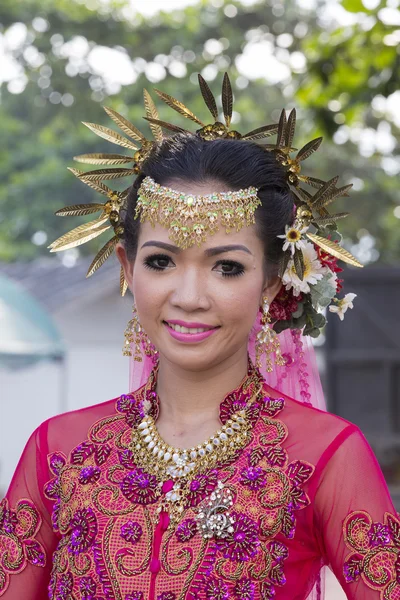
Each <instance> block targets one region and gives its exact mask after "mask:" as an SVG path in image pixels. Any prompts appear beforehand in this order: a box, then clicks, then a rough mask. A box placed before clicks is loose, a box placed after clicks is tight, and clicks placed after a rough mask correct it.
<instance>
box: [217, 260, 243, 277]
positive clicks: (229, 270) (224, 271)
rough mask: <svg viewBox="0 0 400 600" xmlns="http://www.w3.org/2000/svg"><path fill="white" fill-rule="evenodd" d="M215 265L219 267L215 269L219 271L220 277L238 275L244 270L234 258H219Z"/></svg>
mask: <svg viewBox="0 0 400 600" xmlns="http://www.w3.org/2000/svg"><path fill="white" fill-rule="evenodd" d="M215 267H220V268H219V269H215V270H216V271H218V273H221V275H222V277H238V276H239V275H243V274H244V271H245V269H244V266H243V265H242V264H241V263H239V262H236V261H235V260H219V261H218V262H217V264H216V265H215Z"/></svg>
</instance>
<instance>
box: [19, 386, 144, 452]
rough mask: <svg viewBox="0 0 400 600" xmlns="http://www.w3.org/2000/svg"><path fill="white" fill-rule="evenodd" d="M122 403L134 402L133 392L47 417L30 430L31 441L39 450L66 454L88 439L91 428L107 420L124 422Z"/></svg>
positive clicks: (99, 425)
mask: <svg viewBox="0 0 400 600" xmlns="http://www.w3.org/2000/svg"><path fill="white" fill-rule="evenodd" d="M124 402H125V403H126V402H134V395H133V394H122V395H121V396H117V397H115V398H112V399H111V400H107V401H105V402H99V403H98V404H93V405H91V406H88V407H85V408H80V409H77V410H72V411H68V412H65V413H62V414H59V415H56V416H54V417H50V418H49V419H47V420H46V421H44V422H43V423H41V425H39V427H38V428H37V429H36V430H35V431H34V432H33V433H32V436H31V442H32V441H35V442H36V447H37V448H38V449H39V451H40V452H43V453H45V454H52V453H54V452H61V453H62V454H64V455H65V456H68V454H69V453H70V452H71V451H72V450H73V449H74V448H75V447H76V446H78V445H79V444H81V443H82V442H84V441H86V440H87V439H88V437H89V435H90V432H91V430H92V429H93V428H94V427H96V426H98V427H101V426H102V424H103V423H106V422H110V420H111V421H113V420H116V421H117V420H120V421H121V423H125V415H124V414H123V412H122V411H121V410H119V407H120V406H121V403H124Z"/></svg>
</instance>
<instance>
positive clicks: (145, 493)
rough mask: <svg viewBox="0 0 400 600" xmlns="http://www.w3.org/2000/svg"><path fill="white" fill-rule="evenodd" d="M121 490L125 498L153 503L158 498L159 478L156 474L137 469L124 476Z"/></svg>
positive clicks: (143, 502) (141, 502)
mask: <svg viewBox="0 0 400 600" xmlns="http://www.w3.org/2000/svg"><path fill="white" fill-rule="evenodd" d="M121 491H122V493H123V495H124V496H125V498H127V499H128V500H130V501H131V502H135V503H136V502H137V503H138V504H151V503H152V502H155V501H156V500H157V498H158V493H157V492H158V486H157V479H156V478H155V477H154V475H150V474H149V473H145V472H144V471H143V470H142V469H135V470H134V471H131V472H130V473H128V475H127V476H126V477H124V479H123V481H122V483H121Z"/></svg>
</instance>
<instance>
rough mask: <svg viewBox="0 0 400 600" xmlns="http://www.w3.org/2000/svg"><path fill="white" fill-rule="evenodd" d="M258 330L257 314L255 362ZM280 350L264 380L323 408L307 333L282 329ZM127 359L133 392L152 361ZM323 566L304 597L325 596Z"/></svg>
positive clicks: (250, 349) (252, 345)
mask: <svg viewBox="0 0 400 600" xmlns="http://www.w3.org/2000/svg"><path fill="white" fill-rule="evenodd" d="M260 329H261V324H260V315H259V316H258V318H257V320H256V322H255V323H254V325H253V328H252V330H251V333H250V336H249V342H248V345H247V350H248V354H249V356H250V358H251V360H252V362H253V363H254V364H255V340H256V336H257V333H258V332H259V331H260ZM279 341H280V345H281V352H282V355H283V357H284V358H285V359H286V365H285V366H283V367H280V366H276V367H275V368H274V370H273V372H272V373H268V372H267V371H266V370H265V369H260V372H261V374H262V376H263V377H264V379H265V381H266V383H267V384H268V385H269V386H270V387H271V388H273V389H274V390H277V391H279V392H280V393H281V394H283V395H285V396H289V397H290V398H294V399H295V400H297V401H300V402H304V403H305V404H308V405H311V406H314V407H316V408H319V409H320V410H326V403H325V398H324V393H323V390H322V384H321V378H320V375H319V371H318V365H317V360H316V355H315V350H314V346H313V345H312V342H311V339H310V338H309V336H303V335H302V332H301V331H300V330H299V329H286V330H285V331H283V332H282V333H280V334H279ZM131 351H132V356H131V357H130V359H129V362H130V364H129V391H130V392H133V391H135V390H137V389H138V388H140V387H141V386H142V385H144V384H145V383H146V381H147V378H148V377H149V375H150V372H151V370H152V368H153V367H154V365H155V360H153V359H152V358H150V357H148V356H146V355H145V353H144V352H143V351H142V362H136V361H134V359H133V355H134V347H131ZM325 576H326V567H323V568H322V570H321V571H320V573H319V576H318V577H317V581H316V583H315V585H314V587H313V589H312V591H311V593H310V594H309V596H308V598H307V600H321V599H323V598H324V597H325Z"/></svg>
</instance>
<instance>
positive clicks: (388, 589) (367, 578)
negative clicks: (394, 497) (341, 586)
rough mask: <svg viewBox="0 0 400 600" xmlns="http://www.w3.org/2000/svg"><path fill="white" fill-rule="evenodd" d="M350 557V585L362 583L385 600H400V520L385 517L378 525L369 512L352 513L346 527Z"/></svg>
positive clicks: (346, 567)
mask: <svg viewBox="0 0 400 600" xmlns="http://www.w3.org/2000/svg"><path fill="white" fill-rule="evenodd" d="M343 535H344V541H345V544H346V546H347V547H348V548H349V550H350V551H351V552H350V554H349V555H348V556H347V557H346V560H345V563H344V567H343V574H344V577H345V580H346V582H347V583H353V582H355V581H358V580H359V579H360V577H361V579H362V580H363V581H364V583H365V584H366V585H367V586H368V587H370V588H371V589H373V590H377V591H379V592H380V597H381V599H382V600H386V599H388V598H398V597H399V596H400V577H399V574H400V520H399V518H398V517H396V516H394V515H392V514H390V513H385V516H384V522H383V523H380V522H374V521H373V520H372V518H371V516H370V515H369V514H368V513H367V512H365V511H355V512H352V513H350V514H349V515H348V516H347V517H346V519H345V521H344V523H343Z"/></svg>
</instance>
